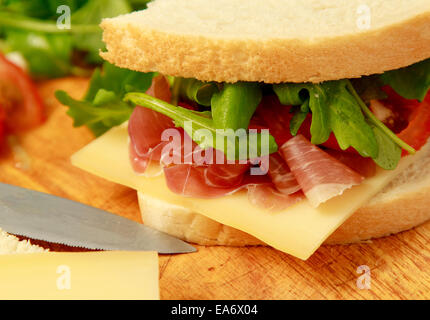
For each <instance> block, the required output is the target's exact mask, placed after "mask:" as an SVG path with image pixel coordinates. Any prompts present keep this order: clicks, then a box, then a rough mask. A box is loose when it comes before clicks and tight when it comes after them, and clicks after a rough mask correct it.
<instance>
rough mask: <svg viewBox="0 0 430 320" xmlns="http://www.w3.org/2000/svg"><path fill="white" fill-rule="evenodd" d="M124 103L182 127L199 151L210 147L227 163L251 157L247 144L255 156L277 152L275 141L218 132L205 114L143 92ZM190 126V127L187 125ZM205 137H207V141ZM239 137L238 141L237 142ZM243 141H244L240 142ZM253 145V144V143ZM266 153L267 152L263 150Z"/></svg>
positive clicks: (269, 137) (126, 97) (132, 95)
mask: <svg viewBox="0 0 430 320" xmlns="http://www.w3.org/2000/svg"><path fill="white" fill-rule="evenodd" d="M124 100H125V101H126V102H133V103H134V104H136V105H139V106H142V107H145V108H149V109H152V110H154V111H157V112H160V113H162V114H164V115H165V116H168V117H170V118H171V119H173V120H174V122H175V125H176V126H177V127H181V128H183V129H184V130H185V131H186V132H187V133H188V135H189V136H190V137H192V139H193V140H194V141H195V142H196V143H198V144H199V145H200V146H201V147H202V148H203V149H206V148H209V147H212V148H214V149H218V150H220V151H223V152H224V154H225V155H226V157H227V159H228V160H244V159H246V158H248V157H249V156H251V155H250V154H249V153H250V151H251V148H250V145H251V144H252V148H253V149H254V150H256V155H257V156H259V157H260V156H265V155H268V154H271V153H274V152H276V151H277V150H278V146H277V144H276V142H275V139H274V138H273V137H272V136H271V135H269V136H268V139H267V141H266V140H265V139H261V136H262V134H260V133H257V134H249V133H248V134H246V131H245V130H244V129H242V130H243V131H242V132H243V133H244V134H243V135H235V133H234V131H233V130H232V129H229V130H220V129H217V128H216V127H215V126H214V121H213V119H211V118H210V117H207V115H208V113H206V112H204V113H200V112H196V111H192V110H189V109H186V108H182V107H177V106H173V105H171V104H169V103H166V102H164V101H162V100H159V99H156V98H154V97H152V96H149V95H147V94H145V93H138V92H131V93H128V94H126V95H125V97H124ZM189 123H192V128H190V127H189V126H188V125H187V124H189ZM208 136H210V137H209V138H208ZM241 138H242V139H241ZM243 138H245V139H243ZM243 141H245V143H246V146H245V147H246V150H247V151H248V153H247V154H246V155H244V154H242V153H241V150H243V149H242V148H243V147H244V146H243V145H242V144H241V143H242V142H243ZM255 142H257V145H255V144H253V143H255ZM265 150H267V152H268V153H265V152H264V151H265Z"/></svg>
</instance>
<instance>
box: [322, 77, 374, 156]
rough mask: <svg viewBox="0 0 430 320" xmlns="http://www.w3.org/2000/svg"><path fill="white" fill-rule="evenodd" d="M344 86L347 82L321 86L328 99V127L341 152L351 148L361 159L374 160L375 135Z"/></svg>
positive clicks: (331, 82) (335, 82)
mask: <svg viewBox="0 0 430 320" xmlns="http://www.w3.org/2000/svg"><path fill="white" fill-rule="evenodd" d="M346 85H347V82H346V81H343V80H341V81H330V82H327V83H325V84H324V85H323V87H325V88H326V92H327V95H328V96H329V97H330V100H329V101H328V103H329V105H328V110H329V118H330V127H331V129H332V130H333V133H334V135H335V137H336V140H337V142H338V143H339V146H340V147H341V149H342V150H346V149H348V148H349V147H353V148H354V149H355V150H357V151H358V152H359V153H360V154H361V155H362V156H363V157H371V158H373V159H375V158H376V157H377V156H378V150H379V149H378V143H377V141H376V138H375V135H374V133H373V130H372V128H371V127H370V126H369V125H368V123H367V122H366V120H365V118H364V115H363V113H362V112H361V109H360V105H359V104H358V102H357V101H356V100H355V98H354V97H353V96H352V95H351V94H350V93H349V92H348V90H347V88H346Z"/></svg>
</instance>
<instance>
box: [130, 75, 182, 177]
mask: <svg viewBox="0 0 430 320" xmlns="http://www.w3.org/2000/svg"><path fill="white" fill-rule="evenodd" d="M146 93H147V94H149V95H152V96H154V97H156V98H158V99H161V100H164V101H170V98H171V93H170V88H169V84H168V82H167V80H166V78H165V77H163V76H160V75H159V76H157V77H155V78H154V79H153V81H152V85H151V87H150V88H149V89H148V91H147V92H146ZM173 126H174V125H173V121H172V119H170V118H169V117H166V116H165V115H162V114H161V113H158V112H155V111H153V110H151V109H147V108H142V107H136V108H134V111H133V113H132V115H131V117H130V120H129V123H128V133H129V137H130V161H131V164H132V166H133V169H134V170H135V171H136V172H138V173H144V172H145V170H146V168H147V166H148V164H149V162H150V161H151V160H160V157H161V151H162V149H163V147H164V146H165V145H166V143H167V142H164V141H161V135H162V134H163V131H164V130H166V129H169V128H172V127H173Z"/></svg>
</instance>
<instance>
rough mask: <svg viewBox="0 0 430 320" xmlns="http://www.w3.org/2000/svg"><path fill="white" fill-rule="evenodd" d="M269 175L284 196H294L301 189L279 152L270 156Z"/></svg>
mask: <svg viewBox="0 0 430 320" xmlns="http://www.w3.org/2000/svg"><path fill="white" fill-rule="evenodd" d="M267 173H268V175H269V177H270V179H271V180H272V182H273V184H274V185H275V187H276V189H277V191H279V192H280V193H282V194H284V195H290V194H293V193H295V192H297V191H299V190H300V189H301V187H300V185H299V184H298V182H297V180H296V177H295V176H294V175H293V173H292V172H291V170H290V168H289V167H288V165H287V163H286V162H285V160H284V159H283V158H282V157H281V155H280V154H279V153H278V152H277V153H273V154H271V155H270V157H269V168H268V170H267Z"/></svg>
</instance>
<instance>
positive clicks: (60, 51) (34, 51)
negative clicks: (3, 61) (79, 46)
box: [6, 30, 72, 78]
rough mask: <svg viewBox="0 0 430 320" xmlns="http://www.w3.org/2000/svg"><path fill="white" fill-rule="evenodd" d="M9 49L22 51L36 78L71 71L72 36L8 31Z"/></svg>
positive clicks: (56, 75) (54, 75)
mask: <svg viewBox="0 0 430 320" xmlns="http://www.w3.org/2000/svg"><path fill="white" fill-rule="evenodd" d="M6 41H7V48H8V50H9V51H18V52H20V53H21V54H22V55H23V56H24V58H25V59H26V61H27V64H28V66H29V71H30V73H31V74H32V75H33V76H34V77H36V78H56V77H61V76H65V75H67V74H70V73H71V68H72V66H71V64H70V59H71V54H72V38H71V37H70V36H69V35H64V34H62V35H57V34H43V33H39V32H22V31H15V30H10V31H7V32H6Z"/></svg>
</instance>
